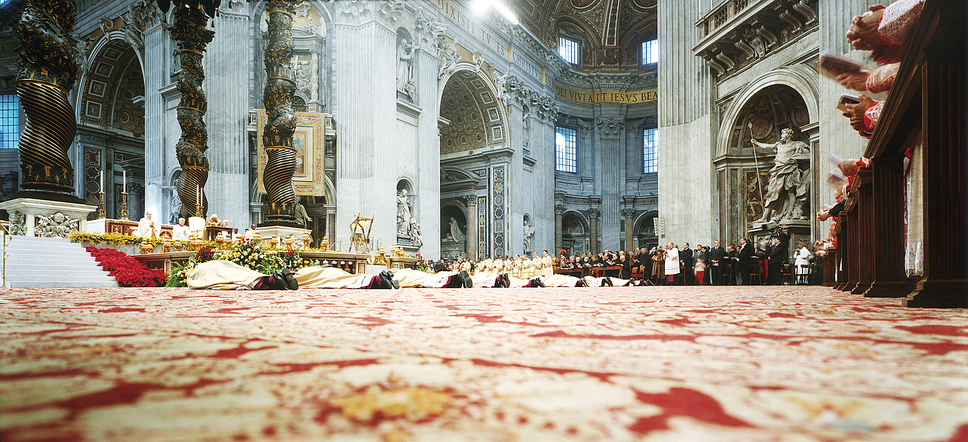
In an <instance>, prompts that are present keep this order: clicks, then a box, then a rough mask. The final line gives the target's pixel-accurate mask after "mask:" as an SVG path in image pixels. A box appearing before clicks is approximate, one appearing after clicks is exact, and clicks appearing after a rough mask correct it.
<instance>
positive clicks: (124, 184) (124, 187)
mask: <svg viewBox="0 0 968 442" xmlns="http://www.w3.org/2000/svg"><path fill="white" fill-rule="evenodd" d="M121 193H128V171H127V169H125V170H122V171H121Z"/></svg>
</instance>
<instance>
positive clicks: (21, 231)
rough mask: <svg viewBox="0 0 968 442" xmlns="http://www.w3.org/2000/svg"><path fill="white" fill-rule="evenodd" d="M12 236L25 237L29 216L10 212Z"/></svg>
mask: <svg viewBox="0 0 968 442" xmlns="http://www.w3.org/2000/svg"><path fill="white" fill-rule="evenodd" d="M10 234H11V235H13V236H24V235H26V234H27V216H26V215H24V214H23V213H20V212H18V211H11V212H10Z"/></svg>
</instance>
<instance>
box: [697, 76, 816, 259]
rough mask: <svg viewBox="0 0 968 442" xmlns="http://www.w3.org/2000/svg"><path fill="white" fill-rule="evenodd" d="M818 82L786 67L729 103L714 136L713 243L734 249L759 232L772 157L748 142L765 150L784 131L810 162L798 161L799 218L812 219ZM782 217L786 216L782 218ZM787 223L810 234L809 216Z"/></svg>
mask: <svg viewBox="0 0 968 442" xmlns="http://www.w3.org/2000/svg"><path fill="white" fill-rule="evenodd" d="M817 81H818V77H817V74H816V71H814V70H813V69H811V68H810V67H808V66H805V65H797V66H785V67H781V68H778V69H775V70H774V71H772V72H770V73H768V74H766V75H763V76H761V77H759V78H757V79H756V80H754V81H752V82H750V84H749V85H747V87H745V88H744V89H743V90H742V91H741V92H740V93H738V94H737V95H736V97H735V98H734V99H732V101H731V103H730V105H729V107H728V110H727V111H726V112H725V114H724V116H723V119H722V123H721V125H720V129H719V133H718V136H717V146H716V148H717V152H716V158H715V159H714V160H713V162H714V163H715V166H716V171H717V178H716V179H717V188H718V189H719V196H718V199H719V216H720V220H721V222H720V223H719V230H718V232H717V234H716V236H717V237H718V238H720V239H721V240H723V241H725V242H726V243H735V242H736V241H737V240H738V239H739V238H742V237H746V236H749V232H750V229H752V228H754V227H755V226H758V225H759V224H757V222H758V221H759V220H760V218H761V216H762V214H763V199H764V198H765V197H766V195H767V189H768V184H769V176H770V175H769V171H770V170H771V169H772V168H773V165H774V156H775V155H774V153H773V152H772V151H770V150H768V149H759V148H757V149H754V148H753V145H752V143H751V141H750V139H751V133H752V138H755V139H756V140H757V141H759V142H761V143H765V144H773V143H776V142H777V141H779V139H780V136H779V135H780V132H781V131H782V130H783V129H784V128H790V129H791V130H792V131H793V137H792V139H793V140H795V141H802V142H804V143H806V144H807V146H808V148H809V149H810V152H809V161H801V164H800V172H798V173H801V174H804V175H805V176H806V180H807V184H806V186H807V189H806V192H807V196H806V197H805V198H804V200H803V201H805V203H804V202H800V203H798V204H801V205H802V206H798V209H797V210H798V212H799V213H812V211H813V210H814V209H813V208H812V207H811V205H813V203H812V194H813V193H814V190H815V188H816V183H815V182H814V181H815V180H814V176H813V175H814V174H813V172H812V170H813V169H812V168H813V167H814V163H815V162H816V157H817V147H818V145H817V137H818V136H819V131H818V124H817V121H818V119H819V108H818V105H817V103H818V96H819V93H818V85H817ZM784 216H786V215H784ZM796 216H798V218H796V219H793V218H790V220H791V222H792V223H793V224H796V225H795V226H794V225H793V224H791V228H794V227H795V228H796V229H800V230H801V231H807V232H809V230H810V229H811V226H810V225H811V222H810V220H809V219H808V218H810V217H808V216H803V215H796Z"/></svg>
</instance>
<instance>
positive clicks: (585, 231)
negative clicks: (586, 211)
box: [561, 210, 591, 255]
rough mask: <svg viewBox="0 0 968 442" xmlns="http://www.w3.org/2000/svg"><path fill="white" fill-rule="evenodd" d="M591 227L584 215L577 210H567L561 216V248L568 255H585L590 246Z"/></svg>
mask: <svg viewBox="0 0 968 442" xmlns="http://www.w3.org/2000/svg"><path fill="white" fill-rule="evenodd" d="M590 232H591V227H590V224H589V222H588V219H587V218H585V215H582V213H581V212H578V211H577V210H568V211H565V213H563V214H562V215H561V248H562V249H565V250H566V251H567V252H568V255H574V254H581V253H587V252H588V251H589V246H590V245H591V243H590V241H591V239H590V237H589V234H590Z"/></svg>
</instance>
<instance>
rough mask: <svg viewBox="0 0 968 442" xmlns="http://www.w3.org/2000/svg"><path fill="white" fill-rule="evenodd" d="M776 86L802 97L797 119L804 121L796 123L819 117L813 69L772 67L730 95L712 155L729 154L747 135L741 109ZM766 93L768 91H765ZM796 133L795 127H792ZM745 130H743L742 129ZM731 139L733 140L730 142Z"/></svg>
mask: <svg viewBox="0 0 968 442" xmlns="http://www.w3.org/2000/svg"><path fill="white" fill-rule="evenodd" d="M778 87H786V88H787V89H789V90H792V91H793V93H794V94H795V95H797V96H799V98H800V99H801V100H802V107H803V109H804V111H805V115H804V116H803V117H802V118H800V120H805V121H804V122H803V123H802V124H800V126H805V125H808V124H810V123H813V122H816V121H818V119H819V107H818V104H817V103H818V102H819V97H820V87H819V84H818V83H817V73H816V71H814V70H813V69H811V68H809V67H806V66H802V65H798V66H784V67H781V68H778V69H775V70H773V71H771V72H769V73H767V74H765V75H763V76H761V77H759V78H757V79H755V80H753V81H751V82H750V83H749V84H747V85H746V87H745V88H743V90H742V91H741V92H740V93H739V94H738V95H737V96H736V98H734V99H733V100H732V101H731V102H730V105H729V107H728V108H727V110H726V113H725V115H724V116H723V119H722V124H721V125H720V130H719V135H718V137H717V139H716V156H717V157H719V156H722V155H725V154H727V153H729V150H730V147H731V146H734V145H737V143H738V140H739V139H740V138H742V137H744V136H745V137H746V138H747V139H748V138H749V132H748V129H745V126H743V128H740V125H743V124H744V122H743V121H741V120H742V119H743V118H744V111H745V110H746V109H747V107H748V105H749V104H750V101H751V100H753V98H754V97H757V96H758V95H759V94H760V93H761V92H763V91H764V90H767V89H770V90H772V91H774V92H775V91H776V90H778V89H777V88H778ZM780 90H783V89H780ZM768 93H769V91H768ZM796 129H797V132H799V126H798V127H797V128H796ZM743 130H746V132H743ZM734 140H737V141H736V142H734Z"/></svg>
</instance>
